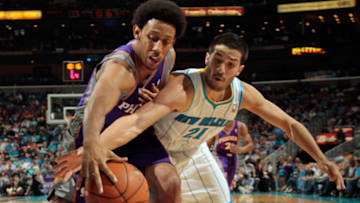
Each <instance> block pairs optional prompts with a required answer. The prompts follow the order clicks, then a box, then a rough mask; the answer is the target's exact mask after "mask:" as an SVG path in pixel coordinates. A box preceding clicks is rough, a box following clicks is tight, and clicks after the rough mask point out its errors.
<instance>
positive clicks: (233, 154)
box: [208, 120, 254, 189]
mask: <svg viewBox="0 0 360 203" xmlns="http://www.w3.org/2000/svg"><path fill="white" fill-rule="evenodd" d="M241 137H242V138H243V139H244V141H245V143H246V145H245V146H242V147H241V146H239V144H240V143H239V142H240V139H241ZM216 139H217V144H216V147H215V152H216V157H217V159H218V162H219V163H220V166H221V168H222V170H223V172H224V176H225V178H226V180H227V182H228V184H229V187H230V189H232V188H233V187H232V186H233V179H234V176H235V173H236V169H237V165H238V164H237V162H238V160H237V153H245V152H248V151H250V150H251V149H252V148H253V146H254V143H253V141H252V139H251V137H250V135H249V132H248V128H247V127H246V125H245V124H244V123H242V122H240V121H237V120H234V121H231V122H229V123H228V124H227V125H226V126H225V127H224V129H223V130H222V131H221V132H220V133H219V134H218V135H217V136H216V137H214V138H213V139H211V140H210V141H209V142H208V144H209V146H210V145H212V144H213V143H214V142H215V140H216Z"/></svg>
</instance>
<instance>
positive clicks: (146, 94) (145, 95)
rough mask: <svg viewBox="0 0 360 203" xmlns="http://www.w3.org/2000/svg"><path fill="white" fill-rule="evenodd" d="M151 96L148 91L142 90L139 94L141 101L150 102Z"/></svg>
mask: <svg viewBox="0 0 360 203" xmlns="http://www.w3.org/2000/svg"><path fill="white" fill-rule="evenodd" d="M151 94H152V92H150V91H149V90H147V89H143V90H142V91H141V92H140V93H139V95H140V97H141V98H142V99H143V100H145V101H151V100H152V97H151Z"/></svg>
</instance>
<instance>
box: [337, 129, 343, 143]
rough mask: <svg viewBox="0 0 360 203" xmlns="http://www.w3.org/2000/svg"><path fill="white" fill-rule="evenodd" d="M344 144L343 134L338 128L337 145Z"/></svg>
mask: <svg viewBox="0 0 360 203" xmlns="http://www.w3.org/2000/svg"><path fill="white" fill-rule="evenodd" d="M343 142H345V133H344V130H343V129H342V127H339V132H338V133H337V144H341V143H343Z"/></svg>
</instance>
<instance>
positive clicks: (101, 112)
mask: <svg viewBox="0 0 360 203" xmlns="http://www.w3.org/2000/svg"><path fill="white" fill-rule="evenodd" d="M112 103H114V102H113V98H111V95H109V96H98V97H94V98H93V99H91V100H90V101H89V103H88V105H87V106H86V108H85V112H84V121H83V136H84V144H86V143H87V142H92V141H93V140H96V141H98V140H99V135H100V132H101V130H102V128H103V127H104V123H105V117H106V114H107V113H108V112H109V111H110V110H111V108H110V106H113V105H112ZM109 104H110V105H109Z"/></svg>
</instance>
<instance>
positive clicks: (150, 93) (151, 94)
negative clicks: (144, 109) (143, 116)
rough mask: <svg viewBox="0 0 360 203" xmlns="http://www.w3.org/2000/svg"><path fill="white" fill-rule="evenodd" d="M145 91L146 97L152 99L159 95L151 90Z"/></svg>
mask: <svg viewBox="0 0 360 203" xmlns="http://www.w3.org/2000/svg"><path fill="white" fill-rule="evenodd" d="M143 91H144V93H145V94H146V95H148V96H150V97H151V99H153V98H155V96H156V94H157V92H152V91H150V90H148V89H143Z"/></svg>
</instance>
